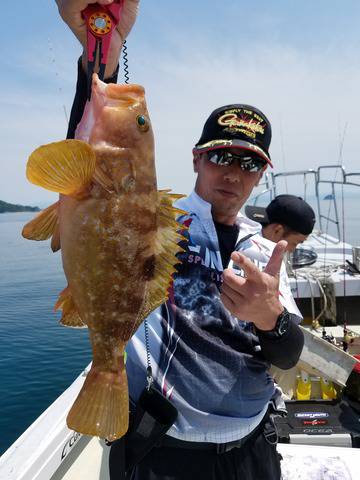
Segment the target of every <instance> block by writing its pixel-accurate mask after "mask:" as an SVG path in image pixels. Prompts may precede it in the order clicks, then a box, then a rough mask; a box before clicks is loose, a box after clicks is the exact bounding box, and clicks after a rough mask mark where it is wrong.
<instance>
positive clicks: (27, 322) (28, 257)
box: [0, 213, 91, 454]
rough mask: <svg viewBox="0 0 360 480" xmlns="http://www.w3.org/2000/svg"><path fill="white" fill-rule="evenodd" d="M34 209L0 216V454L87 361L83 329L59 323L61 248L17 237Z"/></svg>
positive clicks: (87, 348) (85, 331) (64, 283)
mask: <svg viewBox="0 0 360 480" xmlns="http://www.w3.org/2000/svg"><path fill="white" fill-rule="evenodd" d="M33 216H34V213H3V214H1V215H0V454H1V453H3V452H4V450H6V449H7V448H8V447H9V446H10V445H11V444H12V443H13V442H14V441H15V440H16V438H17V437H19V435H20V434H21V433H23V431H24V430H25V429H26V428H27V427H28V426H29V425H30V424H31V423H32V422H33V421H34V420H35V419H36V418H37V417H38V416H39V415H40V414H41V413H42V412H43V411H44V410H45V409H46V408H47V407H48V406H49V405H50V404H51V403H52V402H53V401H54V400H55V399H56V398H57V397H58V396H59V395H60V394H61V393H62V392H63V391H64V390H65V389H66V388H67V387H68V386H69V385H70V384H71V383H72V382H73V380H74V379H75V378H76V377H77V376H78V375H79V374H80V372H81V371H82V370H83V369H84V368H85V367H86V366H87V364H88V363H89V362H90V360H91V351H90V344H89V340H88V333H87V330H86V329H73V328H65V327H63V326H61V325H59V319H60V313H54V312H53V306H54V304H55V302H56V300H57V298H58V294H59V292H61V290H62V289H63V288H65V287H66V284H67V283H66V281H65V277H64V274H63V271H62V266H61V254H60V252H57V253H52V251H51V249H50V245H49V242H48V241H46V242H33V241H29V240H25V239H24V238H22V236H21V230H22V227H23V225H24V224H25V223H26V222H28V221H29V220H31V218H33Z"/></svg>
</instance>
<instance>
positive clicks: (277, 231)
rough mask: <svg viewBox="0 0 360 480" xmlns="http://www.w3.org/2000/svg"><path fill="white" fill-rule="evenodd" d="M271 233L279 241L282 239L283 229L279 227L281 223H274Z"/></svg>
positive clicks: (281, 226)
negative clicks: (272, 232)
mask: <svg viewBox="0 0 360 480" xmlns="http://www.w3.org/2000/svg"><path fill="white" fill-rule="evenodd" d="M273 231H274V233H275V235H276V236H277V237H279V238H280V239H282V238H284V234H285V229H284V226H283V225H281V223H275V224H274V227H273Z"/></svg>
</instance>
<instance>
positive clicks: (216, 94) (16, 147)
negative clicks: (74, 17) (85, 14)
mask: <svg viewBox="0 0 360 480" xmlns="http://www.w3.org/2000/svg"><path fill="white" fill-rule="evenodd" d="M2 8H3V14H4V15H5V18H9V19H10V18H15V19H16V21H14V22H13V23H12V31H11V35H10V34H9V33H8V30H6V31H5V30H4V29H3V31H2V32H1V33H0V36H1V38H0V39H1V51H2V55H1V57H2V64H3V68H2V72H3V73H2V76H1V80H0V81H1V93H0V106H1V117H2V122H1V124H2V127H1V129H0V132H1V133H0V140H1V145H2V161H1V165H2V170H1V172H2V174H1V176H0V199H1V200H5V201H9V202H14V203H16V202H19V203H27V204H39V203H46V202H51V201H52V199H55V198H56V195H53V194H51V193H50V192H46V191H45V190H41V189H39V188H38V187H35V186H32V185H30V184H28V183H27V181H26V178H25V165H26V160H27V157H28V156H29V154H30V153H31V152H32V151H33V150H34V149H35V148H36V147H37V146H39V145H41V144H44V143H48V142H51V141H55V140H60V139H62V138H64V136H65V132H66V117H65V113H64V109H65V110H66V111H67V113H68V112H69V111H70V107H71V102H72V96H73V93H74V84H75V81H76V61H77V58H78V56H79V55H80V53H81V47H80V45H78V43H77V41H76V39H74V38H73V36H72V33H71V32H70V30H68V29H67V27H66V25H65V24H64V23H63V22H62V20H61V19H60V17H59V15H58V12H57V8H56V5H55V2H54V1H52V0H35V1H32V2H30V1H24V0H23V1H21V0H19V1H18V2H17V3H15V4H12V3H10V2H5V3H4V5H3V6H2ZM359 14H360V2H358V1H355V0H354V1H350V0H349V1H348V0H341V1H340V0H332V1H331V2H329V1H323V0H317V1H314V0H313V1H308V0H303V1H301V2H300V1H291V0H286V1H285V0H273V1H271V0H267V1H256V0H253V1H252V2H245V1H242V0H236V1H235V0H222V1H221V2H220V1H214V0H207V1H206V0H196V1H195V0H192V1H190V0H183V1H181V2H177V3H176V2H170V1H168V0H167V1H165V0H153V1H150V0H143V1H142V4H141V10H140V14H139V17H138V21H137V23H136V25H135V27H134V29H133V31H132V33H131V34H130V36H129V39H128V51H129V66H130V75H131V78H130V79H131V81H133V82H136V83H140V84H142V85H144V87H145V89H146V92H147V101H148V106H149V111H150V116H151V119H152V123H153V127H154V131H155V137H156V152H157V153H156V161H157V172H158V180H159V187H161V188H163V187H170V188H172V189H173V190H174V191H177V192H181V193H188V192H189V191H190V190H191V189H192V186H193V182H194V179H195V177H194V174H193V173H192V158H191V149H192V146H193V144H194V143H195V142H196V141H197V140H198V138H199V136H200V133H201V129H202V125H203V123H204V121H205V119H206V117H207V116H208V114H209V113H210V112H211V111H212V110H213V109H214V108H216V107H218V106H220V105H223V104H227V103H232V102H237V103H248V104H253V105H255V106H257V107H258V108H260V109H261V110H263V111H264V113H265V114H266V115H267V116H268V117H269V118H270V120H271V122H272V125H273V142H272V146H271V153H272V157H273V161H274V166H275V170H276V171H283V170H289V169H294V168H295V169H303V168H314V167H316V166H317V165H319V164H320V163H337V162H338V161H339V149H340V143H341V140H340V139H341V137H344V142H343V152H342V156H343V163H344V164H345V165H346V167H347V169H348V170H349V171H354V170H360V162H359V148H358V145H359V138H360V128H359V120H358V116H359V112H360V101H359V85H360V29H359V27H358V25H359V18H360V15H359ZM121 80H122V76H121V75H120V78H119V81H121Z"/></svg>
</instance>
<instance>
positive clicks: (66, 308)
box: [54, 285, 86, 328]
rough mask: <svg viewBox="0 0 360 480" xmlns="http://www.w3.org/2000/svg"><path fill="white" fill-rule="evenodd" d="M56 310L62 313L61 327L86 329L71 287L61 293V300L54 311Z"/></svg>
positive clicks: (59, 299)
mask: <svg viewBox="0 0 360 480" xmlns="http://www.w3.org/2000/svg"><path fill="white" fill-rule="evenodd" d="M56 310H61V311H62V317H61V320H60V324H61V325H64V326H65V327H72V328H82V327H86V324H85V323H84V322H83V321H82V320H81V317H80V315H79V312H78V310H77V308H76V306H75V303H74V300H73V297H72V295H71V291H70V287H69V285H68V286H67V287H66V288H64V290H63V291H62V292H60V295H59V298H58V300H57V302H56V303H55V306H54V311H56Z"/></svg>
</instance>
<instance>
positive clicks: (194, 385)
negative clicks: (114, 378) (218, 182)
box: [126, 192, 298, 443]
mask: <svg viewBox="0 0 360 480" xmlns="http://www.w3.org/2000/svg"><path fill="white" fill-rule="evenodd" d="M176 206H177V207H179V208H181V209H183V210H185V211H187V212H189V214H188V215H186V216H184V217H182V218H181V219H180V221H181V222H183V223H184V224H186V225H188V226H189V230H188V231H187V233H186V235H188V240H189V241H188V245H187V247H186V251H185V252H184V253H182V254H181V255H179V258H180V260H181V262H182V263H181V265H180V266H179V267H178V273H176V274H175V275H174V287H173V293H172V294H171V296H170V299H169V301H168V302H167V303H166V304H164V305H162V306H161V307H159V308H158V309H157V310H155V311H154V312H153V313H152V314H151V315H149V317H148V326H149V328H148V331H149V344H150V354H151V365H152V370H153V376H154V383H155V387H156V388H158V389H159V390H160V391H161V392H162V393H163V394H164V395H165V396H167V397H168V398H169V399H170V400H171V401H172V402H173V404H174V405H175V406H176V407H177V409H178V411H179V416H178V419H177V421H176V423H175V424H174V425H173V427H171V429H170V430H169V432H168V434H169V435H171V436H173V437H176V438H179V439H181V440H187V441H201V442H215V443H224V442H230V441H233V440H236V439H239V438H242V437H244V436H245V435H247V434H248V433H250V432H251V431H252V430H253V429H254V428H255V427H256V426H257V425H258V424H259V423H260V421H261V420H262V418H263V416H264V414H265V412H266V409H267V405H268V402H269V400H270V399H271V397H272V396H273V394H274V391H275V387H274V382H273V379H272V377H271V375H270V374H269V373H268V369H269V366H270V365H269V363H268V362H267V361H266V360H265V358H264V357H263V355H262V353H261V347H260V344H259V340H258V338H257V336H256V334H255V333H254V329H253V326H252V324H251V323H249V322H247V321H246V319H237V318H235V317H234V316H232V315H231V314H230V313H229V311H228V310H227V309H226V308H225V307H224V306H223V304H222V302H221V300H220V291H219V288H220V286H221V283H222V272H223V265H222V261H221V255H220V251H219V245H218V239H217V234H216V230H215V226H214V223H213V219H212V216H211V205H210V204H209V203H207V202H205V201H204V200H202V199H201V198H200V197H199V196H198V195H197V194H196V193H195V192H193V193H192V194H191V195H190V196H189V197H187V198H185V199H181V200H179V201H178V202H177V205H176ZM237 224H238V226H239V237H238V239H239V240H240V239H242V238H244V237H245V236H247V235H250V234H252V235H253V236H252V237H251V238H249V240H248V241H246V242H243V243H242V244H241V251H242V253H244V254H245V255H248V256H249V257H250V258H252V259H253V260H255V261H257V262H258V265H259V267H260V268H262V264H263V265H266V263H267V261H268V259H269V257H270V255H271V252H272V249H271V244H272V242H270V243H269V245H267V246H266V245H265V244H264V241H265V239H263V238H262V236H261V233H260V230H261V226H260V225H259V224H258V223H256V222H253V221H251V220H249V219H247V218H246V217H244V216H242V215H239V217H238V219H237ZM266 242H268V241H266ZM273 245H274V244H272V248H273ZM283 273H285V277H286V272H285V269H284V270H282V273H281V279H280V299H281V301H282V303H283V304H284V305H285V306H286V307H287V308H288V310H289V311H290V312H293V313H297V312H298V311H294V309H293V308H292V304H294V302H293V299H292V296H291V290H290V289H289V288H286V285H285V283H284V282H285V281H286V279H285V277H284V275H283ZM286 278H287V277H286ZM294 305H295V304H294ZM146 366H147V365H146V348H145V334H144V325H141V326H140V327H139V329H138V331H137V332H136V333H135V335H134V336H133V338H132V339H131V340H130V342H129V344H128V346H127V363H126V368H127V373H128V381H129V392H130V396H131V398H132V399H134V400H137V398H138V397H139V395H140V393H141V391H142V390H143V389H144V387H145V385H146Z"/></svg>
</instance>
